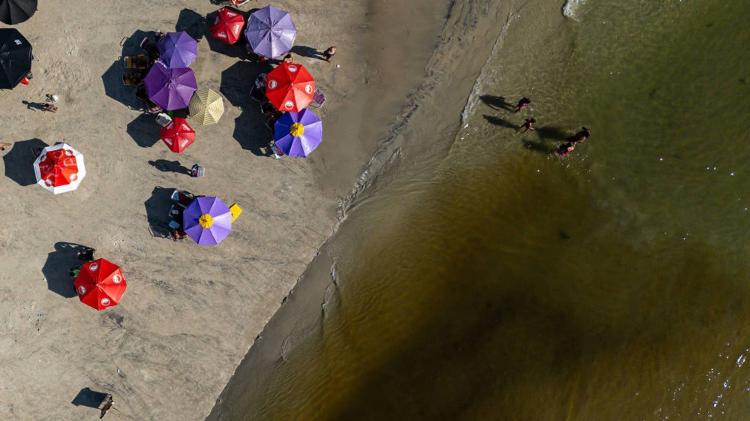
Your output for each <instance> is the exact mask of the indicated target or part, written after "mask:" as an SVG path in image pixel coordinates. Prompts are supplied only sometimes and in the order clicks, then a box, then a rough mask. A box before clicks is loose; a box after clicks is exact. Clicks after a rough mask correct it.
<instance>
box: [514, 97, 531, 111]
mask: <svg viewBox="0 0 750 421" xmlns="http://www.w3.org/2000/svg"><path fill="white" fill-rule="evenodd" d="M529 104H531V100H530V99H528V98H526V97H523V98H521V99H519V100H518V103H517V104H516V110H515V111H514V112H516V113H517V112H519V111H521V110H523V109H524V108H526V107H528V106H529Z"/></svg>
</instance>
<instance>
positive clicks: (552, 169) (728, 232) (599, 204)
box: [247, 0, 750, 420]
mask: <svg viewBox="0 0 750 421" xmlns="http://www.w3.org/2000/svg"><path fill="white" fill-rule="evenodd" d="M557 3H558V2H550V1H542V0H540V1H537V2H533V1H532V2H529V4H528V5H527V7H526V9H523V10H522V11H521V13H520V17H519V18H518V19H517V22H514V23H513V25H512V26H511V27H510V29H509V31H508V33H507V38H506V40H505V42H504V44H503V47H502V48H499V49H498V50H497V51H496V55H495V56H494V57H493V58H492V59H491V60H490V63H489V64H488V67H487V69H486V71H485V72H484V74H483V76H482V78H483V79H482V85H481V86H482V89H481V91H482V93H483V94H485V95H493V96H496V97H498V96H502V97H505V98H507V100H508V101H512V100H516V99H517V98H518V97H520V96H521V95H526V96H529V97H531V99H532V101H533V108H532V110H531V111H530V112H529V113H526V115H533V116H534V117H535V118H536V119H537V120H538V123H537V127H538V128H539V130H538V131H537V133H533V134H517V133H516V132H515V130H514V129H512V128H509V127H507V126H509V125H514V124H518V123H519V122H520V121H521V119H522V116H521V115H518V114H513V113H510V112H508V111H506V110H503V109H502V108H500V109H495V108H497V107H495V108H493V107H491V106H489V105H488V104H487V103H485V102H482V101H478V102H477V104H478V105H477V106H476V107H475V108H473V114H472V116H471V117H470V118H469V120H468V127H466V128H464V129H463V130H462V131H461V132H460V133H459V134H458V136H457V137H456V141H455V143H454V144H453V147H452V148H451V151H450V153H449V156H448V157H445V158H444V159H442V160H433V162H428V163H427V164H426V165H431V166H433V167H434V168H437V170H436V171H435V172H424V173H422V174H436V175H435V176H434V177H432V176H430V177H428V178H415V177H413V176H407V175H408V174H406V173H404V174H402V176H401V177H396V179H395V180H394V181H393V182H392V184H391V185H390V186H388V188H386V189H384V190H383V191H380V192H378V194H376V195H375V196H374V197H373V198H372V199H371V200H369V201H367V202H365V203H363V204H362V205H361V206H360V207H359V209H358V210H357V212H356V214H352V216H351V218H350V221H348V222H347V223H351V224H354V225H355V226H354V227H353V228H352V227H350V229H349V230H348V232H349V233H350V234H349V238H348V239H346V238H345V239H342V241H341V243H340V245H339V247H338V248H337V259H338V260H337V265H336V272H337V273H336V275H337V277H338V279H339V280H340V286H339V287H338V288H334V289H333V290H331V292H330V300H329V302H328V303H327V304H326V310H325V314H326V316H325V323H324V325H323V327H322V329H321V331H320V332H318V333H317V334H316V335H314V336H312V337H309V338H308V339H307V341H306V342H305V343H304V344H303V345H301V346H298V347H296V348H295V349H294V350H293V351H292V352H291V353H289V355H288V356H285V358H286V361H283V362H280V363H279V366H278V369H277V373H276V375H275V377H274V379H273V380H272V381H271V382H270V383H269V384H268V385H267V388H266V390H265V391H264V392H263V393H262V394H261V396H253V401H252V402H251V403H250V404H249V405H250V406H251V407H252V408H251V410H250V412H249V413H248V414H247V416H248V418H250V419H358V420H361V419H451V420H454V419H466V420H475V419H529V420H542V419H551V420H560V419H695V418H701V419H702V418H721V419H747V418H748V417H750V364H746V358H747V355H748V354H750V272H748V270H749V269H750V264H749V263H748V259H747V257H748V256H749V252H750V249H748V244H750V242H749V241H748V239H749V238H750V236H749V235H748V230H750V210H748V209H750V193H748V188H750V122H749V120H748V117H750V24H748V23H747V22H748V18H750V2H743V1H721V0H703V1H691V0H685V1H676V0H660V1H653V0H649V1H645V0H644V1H635V0H632V1H615V0H589V1H587V2H586V3H585V4H584V5H583V6H581V7H580V8H579V9H578V11H577V13H578V22H576V21H573V20H566V19H563V18H562V17H559V12H560V7H559V4H557ZM552 4H553V5H552ZM543 7H546V8H552V9H550V10H553V12H551V14H549V15H545V17H544V18H543V19H540V18H539V16H535V15H536V14H543V13H546V12H542V11H541V10H543V9H542V8H543ZM553 14H554V16H553ZM485 100H488V98H485ZM489 102H490V103H492V104H495V105H497V104H498V99H497V98H489ZM581 125H586V126H587V127H590V128H591V129H592V132H593V136H592V138H591V139H590V140H589V141H588V142H586V143H584V144H582V145H580V146H579V147H578V149H577V150H576V151H575V152H574V153H573V155H572V156H571V157H569V158H567V159H566V160H560V159H558V158H556V157H554V156H550V155H549V154H548V153H547V152H548V151H549V150H551V149H553V148H554V147H555V146H556V145H557V144H558V142H559V141H558V140H556V139H557V138H559V137H560V136H563V135H569V134H572V132H573V131H575V130H576V129H577V128H578V127H579V126H581ZM423 164H425V163H423Z"/></svg>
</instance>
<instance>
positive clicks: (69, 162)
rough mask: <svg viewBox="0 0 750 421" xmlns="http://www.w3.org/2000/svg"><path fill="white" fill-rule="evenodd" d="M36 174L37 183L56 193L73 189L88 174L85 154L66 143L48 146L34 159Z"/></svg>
mask: <svg viewBox="0 0 750 421" xmlns="http://www.w3.org/2000/svg"><path fill="white" fill-rule="evenodd" d="M34 175H36V182H37V184H39V185H40V186H42V187H44V188H45V189H47V190H49V191H51V192H52V193H54V194H60V193H66V192H69V191H73V190H75V189H77V188H78V185H80V184H81V181H82V180H83V177H85V176H86V167H85V166H84V164H83V155H82V154H81V153H80V152H78V151H77V150H75V149H73V148H71V147H70V145H68V144H66V143H58V144H55V145H52V146H47V147H46V148H44V149H42V153H41V154H40V155H39V157H37V159H36V161H34Z"/></svg>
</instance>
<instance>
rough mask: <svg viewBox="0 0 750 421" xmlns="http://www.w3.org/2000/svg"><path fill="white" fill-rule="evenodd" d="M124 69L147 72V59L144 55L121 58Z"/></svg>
mask: <svg viewBox="0 0 750 421" xmlns="http://www.w3.org/2000/svg"><path fill="white" fill-rule="evenodd" d="M122 60H123V62H124V63H125V68H126V69H137V70H147V69H148V65H149V59H148V57H147V56H146V55H145V54H138V55H135V56H125V57H123V58H122Z"/></svg>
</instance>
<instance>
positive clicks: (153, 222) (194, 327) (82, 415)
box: [0, 0, 434, 420]
mask: <svg viewBox="0 0 750 421" xmlns="http://www.w3.org/2000/svg"><path fill="white" fill-rule="evenodd" d="M426 4H427V3H426V2H422V4H421V7H425V5H426ZM263 5H265V3H264V4H260V3H252V4H251V6H252V7H259V6H263ZM274 5H275V6H277V7H280V8H283V9H286V10H288V11H289V12H290V13H291V14H292V16H293V18H294V21H295V24H296V26H297V29H298V35H297V40H296V45H298V46H310V47H314V48H317V49H325V48H326V47H328V46H330V45H334V44H335V45H336V46H338V49H339V52H338V54H337V55H336V57H335V60H334V63H333V64H329V63H326V62H323V61H320V60H314V59H310V58H305V57H298V60H300V61H301V62H302V63H303V64H305V65H306V66H307V67H308V68H309V70H310V71H311V73H312V74H313V75H314V76H315V77H316V80H317V81H318V83H319V86H320V87H321V88H322V89H323V90H324V91H325V92H326V95H327V97H328V101H327V104H326V105H325V107H324V108H323V109H322V110H321V113H320V114H321V116H322V118H323V121H324V125H325V126H324V127H325V128H324V133H325V138H324V142H323V145H322V146H321V147H320V148H319V149H318V150H317V151H315V153H314V154H313V155H312V156H311V158H310V159H307V160H294V159H283V160H281V161H276V160H274V159H273V158H272V157H269V156H267V154H266V152H265V151H264V150H263V148H262V146H263V145H265V143H266V142H267V139H268V136H269V133H267V132H266V131H265V128H264V126H263V123H262V117H261V115H260V113H259V112H258V110H257V106H255V104H254V103H252V102H251V100H250V98H249V95H248V92H249V88H250V85H251V83H252V80H253V78H254V72H257V70H258V69H257V66H256V65H254V64H252V63H250V62H247V61H242V60H241V59H239V58H238V57H237V56H238V55H241V50H240V49H239V48H241V47H237V48H221V47H216V45H215V43H213V42H209V40H208V39H207V38H206V36H205V33H206V29H205V22H204V21H203V19H204V17H205V16H206V15H207V14H209V13H211V12H213V11H215V10H216V9H217V7H216V6H214V5H211V4H210V3H209V2H208V1H198V0H194V1H176V0H167V1H161V2H158V3H157V2H146V1H143V0H126V1H118V2H95V1H93V0H81V1H76V2H51V1H43V2H40V5H39V10H38V12H37V13H36V14H35V15H34V16H33V17H32V18H31V19H30V20H29V21H27V22H24V23H22V24H20V25H17V26H16V27H17V29H18V30H19V31H21V33H22V34H24V36H25V37H26V38H27V39H28V40H29V41H30V42H31V43H32V45H33V47H34V57H35V61H34V64H33V68H32V71H33V73H34V78H33V80H32V82H31V84H30V85H29V86H19V87H18V88H16V89H15V90H13V91H10V92H3V94H2V95H1V96H0V107H2V110H3V112H2V117H1V118H2V120H1V121H2V127H3V131H2V133H0V136H1V137H0V141H2V142H12V143H14V146H13V149H11V150H10V151H9V152H5V153H4V157H3V166H4V174H5V178H4V181H3V182H2V183H0V192H2V195H3V197H5V198H6V200H4V201H3V203H2V204H0V212H2V213H3V214H4V215H6V218H7V220H6V223H4V224H3V227H2V236H1V237H0V241H1V242H2V251H1V252H0V267H2V268H3V271H2V272H0V290H2V298H0V310H1V312H2V314H3V315H4V316H3V323H2V335H0V338H1V339H0V341H1V343H0V367H1V368H0V377H2V378H3V379H5V381H3V382H2V383H0V388H1V389H0V417H2V418H3V419H23V420H25V419H54V420H62V419H71V420H72V419H76V420H77V419H88V418H89V417H90V418H93V417H95V416H98V411H97V410H96V409H94V408H91V407H88V406H86V405H85V404H84V405H75V404H74V403H73V402H74V400H75V399H76V397H77V396H78V395H79V393H80V392H81V391H85V390H93V391H97V392H102V393H111V394H113V395H114V397H115V408H116V411H112V412H111V413H110V414H109V415H108V416H107V417H111V418H116V419H133V420H144V419H155V420H156V419H158V420H166V419H203V418H204V417H205V416H206V415H207V414H208V413H209V411H210V410H211V408H212V406H213V405H214V402H215V401H216V399H217V397H218V396H219V393H220V392H221V391H222V389H223V388H224V386H225V384H226V383H227V381H228V380H229V379H230V376H231V375H232V373H233V371H234V370H235V368H236V367H237V365H238V364H239V363H240V361H241V359H242V357H243V355H245V353H246V352H247V350H248V349H249V347H250V346H251V345H252V344H253V342H254V340H255V338H256V337H257V336H258V335H259V333H260V332H261V331H262V329H263V327H264V326H265V325H266V323H267V321H268V320H269V319H270V318H271V316H272V315H273V314H274V313H275V312H276V311H277V309H278V308H279V306H280V304H281V303H282V301H283V300H284V299H285V297H286V296H287V294H288V293H289V291H290V290H291V289H292V287H293V286H294V285H295V283H296V282H297V280H298V279H299V278H300V276H301V274H302V273H303V272H304V271H305V268H306V267H307V266H308V264H309V263H310V261H311V260H312V259H313V257H314V256H315V255H316V254H317V253H318V249H319V247H320V246H321V244H323V243H324V242H325V241H326V239H327V238H329V237H330V235H331V234H332V233H333V230H334V228H335V227H336V225H337V222H338V221H339V219H338V215H339V214H341V212H339V211H338V209H339V206H340V204H341V203H344V202H345V200H344V199H345V198H346V197H348V196H349V194H350V193H351V191H352V186H354V185H355V182H356V180H357V178H358V176H359V175H360V174H361V172H362V169H363V168H364V167H365V165H366V163H367V162H368V160H369V158H370V156H372V154H373V153H374V152H375V150H376V149H377V148H378V144H379V142H380V141H381V140H382V139H383V138H384V136H385V135H386V134H387V133H388V131H389V127H390V125H391V124H392V123H393V122H394V120H396V118H395V116H397V115H398V114H399V113H400V112H401V111H402V109H403V106H404V105H405V104H406V99H407V96H408V94H409V93H410V92H412V91H413V90H414V89H415V88H416V87H417V85H418V81H419V80H420V79H421V78H422V74H423V72H424V66H425V63H426V61H427V59H428V58H429V57H430V51H427V52H426V53H425V54H424V56H420V55H419V54H416V55H414V54H407V53H406V52H405V51H403V50H402V51H397V52H389V51H388V50H387V49H386V47H388V44H389V43H391V42H396V41H397V40H398V37H399V36H402V37H403V36H405V41H407V42H413V43H420V42H423V41H424V40H425V39H428V40H429V39H430V38H431V37H434V35H433V32H432V31H433V30H434V27H433V26H432V25H431V24H429V23H428V24H425V25H414V26H413V27H412V28H411V30H410V31H408V33H407V34H406V35H404V34H403V33H398V32H390V33H389V32H388V30H387V28H388V26H387V22H382V23H379V26H377V28H374V27H371V25H374V23H373V21H372V20H371V19H370V13H371V9H370V8H371V6H372V5H371V4H370V2H366V1H361V2H331V1H327V0H311V1H306V2H304V3H303V2H297V1H279V2H275V3H274ZM244 9H245V10H247V9H248V7H247V6H245V8H244ZM417 11H418V10H415V12H417ZM403 23H404V21H403V20H401V21H397V24H403ZM156 30H161V31H164V32H167V31H174V30H186V31H188V32H189V33H191V34H193V35H194V36H196V37H197V38H201V39H200V43H199V53H198V59H197V60H196V62H195V63H193V65H192V66H191V67H192V68H193V69H194V70H195V73H196V76H197V78H198V85H199V87H207V88H212V89H214V90H217V91H219V92H220V93H221V94H222V95H223V96H224V98H225V107H226V113H225V114H224V116H223V117H222V120H221V121H220V122H219V124H217V125H214V126H206V127H196V131H197V140H196V142H195V144H193V145H192V146H191V147H190V148H189V149H188V150H187V151H186V152H185V153H184V154H181V155H174V154H172V153H171V152H170V151H168V150H167V148H166V147H165V146H164V145H163V144H162V143H161V142H160V141H159V140H158V126H157V125H156V123H155V122H154V121H153V118H152V117H150V116H145V115H143V114H142V113H141V112H140V111H137V110H134V109H131V108H129V106H132V105H135V104H136V102H135V97H134V92H133V91H132V88H126V87H124V86H123V85H122V83H121V77H122V62H121V59H120V57H121V55H123V54H128V53H129V52H130V51H132V50H133V48H134V47H135V45H137V43H138V42H139V41H140V39H141V38H142V36H143V33H144V32H146V31H156ZM213 49H218V50H219V51H214V50H213ZM395 64H398V65H399V66H400V67H398V69H399V71H396V70H395V69H396V67H395V66H394V65H395ZM404 75H405V76H404ZM45 94H56V95H58V96H59V97H60V104H59V107H60V111H59V112H57V113H54V114H52V113H43V112H40V111H33V110H29V109H27V108H26V106H25V105H24V104H23V103H22V101H32V102H39V101H42V100H43V99H44V96H45ZM63 139H64V140H65V142H67V143H69V144H70V145H72V146H73V147H75V148H76V149H78V150H79V151H80V152H81V153H83V154H84V155H85V159H86V167H87V172H88V174H87V176H86V178H85V180H84V181H83V182H82V183H81V186H80V188H79V189H78V190H77V191H75V192H72V193H68V194H63V195H57V196H55V195H52V194H51V193H49V192H47V191H45V190H44V189H42V188H41V187H39V186H37V185H35V184H34V180H33V171H32V170H31V162H32V161H33V157H32V155H31V151H32V149H33V147H35V146H37V145H41V144H42V143H45V144H48V145H51V144H53V143H55V142H58V141H62V140H63ZM158 160H167V161H174V160H179V163H180V164H181V165H183V166H186V167H190V165H192V164H193V163H195V162H199V163H200V164H201V165H203V166H204V167H205V168H206V172H207V175H206V176H205V177H203V178H197V179H196V178H191V177H189V176H187V175H185V174H180V173H175V172H164V171H160V170H159V169H158V168H157V167H156V166H154V164H157V161H158ZM173 188H180V189H185V190H188V191H191V192H193V193H196V194H206V195H216V196H219V197H221V198H222V199H224V200H225V201H226V202H227V203H232V202H237V203H239V204H240V205H241V206H242V207H243V208H244V209H245V213H244V214H243V215H242V216H241V217H240V219H239V220H238V221H237V222H236V223H235V224H234V227H233V232H232V234H231V235H230V237H229V238H228V239H227V240H226V241H225V242H224V243H222V244H221V245H220V246H219V247H214V248H203V247H198V246H197V245H195V244H194V243H192V242H191V241H190V240H186V241H183V242H177V243H176V242H173V241H171V240H169V239H165V238H159V237H158V236H154V235H153V233H152V232H153V231H155V230H156V231H158V230H159V226H160V225H162V224H163V223H164V222H165V220H166V212H167V209H168V207H169V200H168V194H169V191H170V190H171V189H173ZM70 244H81V245H85V246H89V247H93V248H95V249H96V250H97V254H98V256H101V257H106V258H108V259H110V260H112V261H114V262H116V263H118V264H120V265H121V266H122V267H123V270H124V272H125V275H126V277H127V280H128V290H127V292H126V293H125V296H124V297H123V300H122V302H121V303H120V304H119V305H118V306H117V307H115V308H112V309H110V310H107V311H102V312H96V311H95V310H93V309H91V308H89V307H87V306H84V305H82V304H81V303H80V302H79V300H78V298H76V297H75V294H74V291H73V289H72V284H71V283H70V278H69V277H68V269H69V268H70V266H72V265H73V264H74V263H75V260H74V259H72V256H71V255H70V253H69V251H68V245H70Z"/></svg>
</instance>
